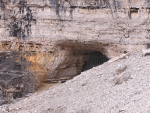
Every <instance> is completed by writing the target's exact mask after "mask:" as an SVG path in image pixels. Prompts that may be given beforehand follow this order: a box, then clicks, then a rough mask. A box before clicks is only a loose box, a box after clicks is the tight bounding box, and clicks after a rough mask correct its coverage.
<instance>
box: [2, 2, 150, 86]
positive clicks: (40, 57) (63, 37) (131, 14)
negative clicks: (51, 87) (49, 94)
mask: <svg viewBox="0 0 150 113" xmlns="http://www.w3.org/2000/svg"><path fill="white" fill-rule="evenodd" d="M0 6H1V11H0V19H1V20H0V41H1V42H0V51H2V52H6V51H15V52H18V53H19V54H20V55H21V56H22V57H23V58H24V59H25V61H26V62H28V63H29V64H30V65H29V66H27V67H25V68H24V70H25V71H27V72H29V73H31V74H32V75H34V76H35V79H36V80H37V81H38V82H37V84H36V86H37V87H40V86H41V85H42V83H43V81H44V80H45V79H47V78H61V77H66V76H67V77H71V78H72V77H74V76H76V75H78V74H80V73H81V71H82V68H83V65H84V62H85V61H87V60H88V56H86V55H85V53H90V52H91V51H99V52H102V53H103V54H105V55H106V56H107V57H108V58H113V57H116V56H118V55H120V54H122V53H125V52H132V51H136V50H140V49H143V48H146V47H147V44H148V43H150V40H149V38H150V34H149V27H150V25H149V24H150V21H149V12H150V1H149V0H142V1H141V0H0ZM76 52H77V53H78V54H74V53H76ZM14 62H18V61H17V60H16V59H15V60H14ZM19 62H20V61H19ZM20 65H21V66H23V65H24V64H23V63H21V64H20ZM7 71H9V69H7Z"/></svg>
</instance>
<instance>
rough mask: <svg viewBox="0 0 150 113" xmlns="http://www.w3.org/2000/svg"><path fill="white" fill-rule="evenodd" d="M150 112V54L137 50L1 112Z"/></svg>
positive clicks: (33, 95)
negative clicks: (144, 54)
mask: <svg viewBox="0 0 150 113" xmlns="http://www.w3.org/2000/svg"><path fill="white" fill-rule="evenodd" d="M7 112H9V113H150V56H142V53H141V52H135V53H132V54H130V55H129V57H127V58H124V59H120V60H118V61H114V62H111V63H110V62H107V63H104V64H103V65H100V66H97V67H94V68H92V69H90V70H88V71H85V72H82V73H81V74H80V75H79V76H76V77H75V78H74V79H72V80H69V81H67V82H66V83H63V84H57V85H54V86H52V87H50V88H46V89H44V90H42V91H40V92H39V91H38V92H36V93H34V94H32V95H31V96H29V97H26V98H24V99H22V100H20V101H18V102H16V103H14V104H10V105H4V106H1V107H0V113H7Z"/></svg>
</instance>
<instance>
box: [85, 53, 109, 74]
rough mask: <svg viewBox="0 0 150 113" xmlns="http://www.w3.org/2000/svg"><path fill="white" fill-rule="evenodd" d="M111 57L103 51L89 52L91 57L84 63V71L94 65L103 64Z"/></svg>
mask: <svg viewBox="0 0 150 113" xmlns="http://www.w3.org/2000/svg"><path fill="white" fill-rule="evenodd" d="M108 60H109V59H108V58H107V56H105V55H103V54H102V53H101V52H98V51H94V52H91V53H89V59H88V60H87V61H85V63H84V65H83V69H82V71H86V70H89V69H91V68H93V67H96V66H99V65H101V64H103V63H104V62H107V61H108Z"/></svg>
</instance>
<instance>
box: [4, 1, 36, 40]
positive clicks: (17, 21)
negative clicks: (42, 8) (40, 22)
mask: <svg viewBox="0 0 150 113" xmlns="http://www.w3.org/2000/svg"><path fill="white" fill-rule="evenodd" d="M15 2H16V1H15V0H14V1H13V3H15ZM17 5H18V10H15V11H13V10H11V11H10V12H14V14H10V15H9V16H7V17H6V18H5V21H6V22H5V23H6V27H7V28H8V32H9V35H10V36H14V37H18V38H19V39H23V40H25V39H27V38H29V36H30V34H31V33H32V32H31V25H32V22H36V19H35V18H34V17H33V13H32V10H31V8H30V4H28V3H27V1H26V0H20V1H19V2H18V3H17ZM6 13H7V12H6Z"/></svg>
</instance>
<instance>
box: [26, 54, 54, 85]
mask: <svg viewBox="0 0 150 113" xmlns="http://www.w3.org/2000/svg"><path fill="white" fill-rule="evenodd" d="M24 58H25V59H26V61H28V62H30V63H31V65H30V66H29V67H28V71H29V72H31V73H32V74H33V75H34V76H36V78H37V79H38V81H39V83H38V85H37V87H41V86H42V85H43V82H44V80H45V79H46V78H47V77H48V75H49V73H50V71H51V70H50V64H51V63H52V62H53V61H54V59H55V56H54V55H53V54H49V53H35V54H34V55H25V56H24Z"/></svg>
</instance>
